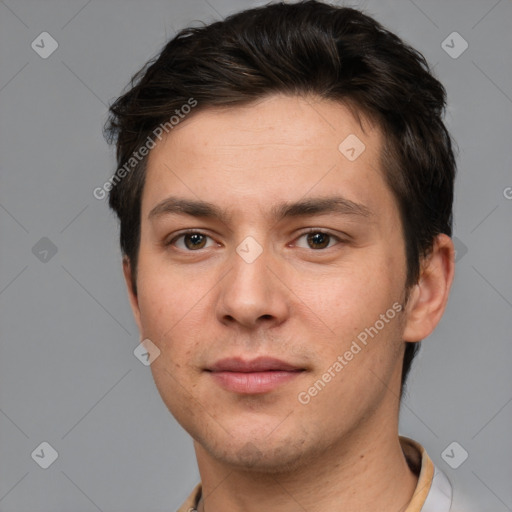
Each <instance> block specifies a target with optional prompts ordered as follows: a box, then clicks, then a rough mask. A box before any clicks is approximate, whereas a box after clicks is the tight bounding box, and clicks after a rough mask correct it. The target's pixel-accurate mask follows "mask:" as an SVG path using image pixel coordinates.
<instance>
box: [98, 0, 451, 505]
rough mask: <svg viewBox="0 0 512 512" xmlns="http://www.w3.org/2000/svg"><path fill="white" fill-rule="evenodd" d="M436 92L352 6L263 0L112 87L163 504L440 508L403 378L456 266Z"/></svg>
mask: <svg viewBox="0 0 512 512" xmlns="http://www.w3.org/2000/svg"><path fill="white" fill-rule="evenodd" d="M444 106H445V91H444V89H443V87H442V85H441V84H440V83H439V82H438V81H437V80H436V79H435V78H434V77H433V76H432V75H431V73H430V71H429V68H428V65H427V63H426V62H425V60H424V58H423V57H422V56H421V55H420V54H419V53H417V52H416V51H415V50H413V49H412V48H410V47H409V46H407V45H406V44H405V43H403V42H402V41H401V40H400V39H399V38H397V37H396V36H395V35H393V34H391V33H390V32H388V31H386V30H385V29H384V28H383V27H382V26H380V25H379V24H378V23H377V22H376V21H375V20H373V19H371V18H370V17H368V16H366V15H364V14H362V13H361V12H359V11H357V10H354V9H349V8H340V7H334V6H330V5H327V4H323V3H320V2H316V1H307V2H302V3H297V4H272V5H268V6H266V7H261V8H257V9H253V10H248V11H245V12H242V13H239V14H236V15H233V16H231V17H229V18H228V19H226V20H225V21H222V22H217V23H213V24H211V25H209V26H205V27H202V28H193V29H188V30H184V31H182V32H181V33H179V34H178V35H177V36H176V37H175V38H174V39H173V40H172V41H170V42H169V43H168V44H167V45H166V47H165V48H164V49H163V51H162V52H161V54H160V55H159V57H158V58H157V59H156V60H155V61H153V62H152V63H150V64H148V65H147V66H146V67H145V68H143V69H142V70H141V71H140V72H139V73H138V74H137V75H136V77H134V80H133V81H132V88H131V89H130V90H129V91H128V92H126V93H125V94H124V95H123V96H122V97H120V98H119V99H118V100H117V101H116V102H115V103H114V105H113V106H112V107H111V118H110V122H109V124H108V126H107V131H108V134H109V136H110V137H111V140H115V141H116V144H117V160H118V165H119V168H118V171H117V172H116V174H115V175H114V176H113V178H112V180H111V187H110V188H111V191H110V205H111V207H112V208H113V209H114V211H115V212H116V213H117V215H118V216H119V219H120V224H121V228H120V229H121V247H122V251H123V268H124V275H125V278H126V282H127V286H128V291H129V295H130V301H131V305H132V308H133V312H134V315H135V319H136V321H137V324H138V327H139V330H140V334H141V339H143V340H144V342H143V343H144V346H145V347H146V348H147V350H148V352H149V353H150V356H151V359H152V360H153V362H152V364H151V370H152V374H153V377H154V380H155V383H156V386H157V388H158V390H159V392H160V395H161V397H162V399H163V400H164V402H165V404H166V405H167V407H168V408H169V410H170V412H171V413H172V414H173V415H174V416H175V418H176V419H177V421H178V422H179V423H180V424H181V425H182V426H183V428H184V429H185V430H186V431H187V432H188V433H189V434H190V435H191V436H192V438H193V440H194V447H195V452H196V456H197V462H198V467H199V472H200V475H201V483H200V484H198V486H197V487H196V489H194V490H193V492H192V494H191V495H190V497H189V499H188V500H187V501H186V503H184V504H183V506H182V507H181V508H180V511H183V512H184V511H190V510H198V511H199V512H226V511H229V512H239V511H240V512H241V511H243V512H251V511H262V510H263V511H266V512H267V511H268V512H291V511H297V510H301V511H302V510H306V511H308V512H316V511H320V510H322V511H323V510H340V511H341V510H343V511H344V512H349V511H359V512H369V511H375V510H379V512H398V511H402V512H403V511H406V512H418V511H420V510H421V511H422V512H446V511H448V510H453V509H451V508H450V507H451V488H450V484H449V482H448V480H447V479H446V477H445V476H444V475H443V474H442V473H441V472H439V471H438V470H437V469H436V468H435V467H434V465H433V463H432V461H431V459H430V458H429V457H428V455H427V453H426V452H425V450H424V449H423V448H422V447H421V445H419V444H418V443H416V442H414V441H412V440H409V439H406V438H402V437H399V435H398V413H399V404H400V396H401V393H402V391H403V386H404V383H405V380H406V377H407V373H408V371H409V368H410V365H411V361H412V359H413V357H414V354H415V352H416V350H417V347H418V344H419V342H420V340H422V339H424V338H425V337H427V336H428V335H429V334H430V333H431V332H432V331H433V329H434V328H435V326H436V325H437V323H438V322H439V320H440V318H441V316H442V314H443V312H444V309H445V306H446V303H447V300H448V295H449V291H450V287H451V284H452V279H453V273H454V248H453V244H452V241H451V239H450V235H451V222H452V200H453V182H454V175H455V162H454V156H453V152H452V147H451V142H450V136H449V134H448V133H447V131H446V128H445V126H444V124H443V122H442V119H441V116H442V113H443V109H444Z"/></svg>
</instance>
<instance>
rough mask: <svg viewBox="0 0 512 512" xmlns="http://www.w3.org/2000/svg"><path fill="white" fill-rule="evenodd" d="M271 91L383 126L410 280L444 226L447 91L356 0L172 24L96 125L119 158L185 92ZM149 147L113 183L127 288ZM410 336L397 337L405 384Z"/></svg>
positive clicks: (249, 96) (213, 102) (448, 214)
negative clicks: (333, 105)
mask: <svg viewBox="0 0 512 512" xmlns="http://www.w3.org/2000/svg"><path fill="white" fill-rule="evenodd" d="M273 93H284V94H290V95H304V94H313V95H316V96H318V97H320V98H322V99H329V100H337V101H340V102H343V103H345V104H347V105H349V106H351V107H353V108H354V109H355V111H356V112H360V113H361V114H363V115H364V116H366V117H367V118H369V119H372V120H374V121H376V122H377V124H378V126H379V127H380V128H381V130H382V132H383V134H384V135H385V143H384V148H383V152H382V166H383V169H384V174H385V179H386V180H387V183H388V185H389V187H390V189H391V190H392V192H393V194H394V196H395V198H396V201H397V204H398V208H399V211H400V216H401V221H402V227H403V232H404V237H405V247H406V255H407V283H406V288H407V289H408V288H410V286H412V285H413V284H415V283H416V282H417V281H418V278H419V271H420V261H421V258H422V257H424V256H426V255H427V254H428V252H429V250H430V249H431V248H432V244H433V241H434V238H435V236H436V235H438V234H440V233H445V234H447V235H451V232H452V203H453V187H454V179H455V171H456V165H455V158H454V154H453V150H452V143H451V139H450V135H449V133H448V131H447V129H446V127H445V125H444V123H443V120H442V117H443V114H444V109H445V104H446V93H445V89H444V87H443V86H442V84H441V83H440V82H439V81H438V80H437V79H436V78H435V77H434V76H433V74H432V72H431V70H430V68H429V66H428V64H427V62H426V60H425V58H424V57H423V55H421V54H420V53H419V52H418V51H416V50H415V49H414V48H412V47H411V46H409V45H407V44H406V43H404V42H403V41H402V40H401V39H400V38H399V37H397V36H396V35H395V34H393V33H391V32H389V31H388V30H386V29H385V28H384V27H383V26H382V25H381V24H379V23H378V22H377V21H375V20H374V19H373V18H371V17H369V16H367V15H365V14H363V13H362V12H361V11H359V10H356V9H352V8H347V7H335V6H332V5H328V4H324V3H322V2H318V1H315V0H308V1H303V2H299V3H295V4H285V3H276V4H270V5H267V6H265V7H259V8H255V9H250V10H246V11H243V12H240V13H237V14H234V15H232V16H229V17H228V18H226V19H225V20H223V21H219V22H215V23H212V24H210V25H206V26H202V27H195V28H187V29H184V30H182V31H180V32H179V33H178V34H177V35H176V36H175V37H174V38H173V39H172V40H171V41H169V42H168V43H167V44H166V46H165V47H164V48H163V50H162V51H161V53H160V54H159V56H158V57H157V58H156V59H153V60H152V61H150V62H148V63H147V64H146V65H145V66H144V67H143V68H142V69H141V70H140V71H139V72H138V73H137V74H136V75H135V76H134V77H133V78H132V81H131V88H130V89H129V90H128V91H127V92H126V93H125V94H123V95H122V96H121V97H120V98H118V99H117V100H116V101H115V103H114V104H113V105H112V106H111V107H110V117H109V120H108V122H107V124H106V125H105V134H106V136H107V139H108V141H109V142H110V143H113V142H114V141H115V143H116V146H117V163H118V166H119V167H121V166H122V165H125V164H126V162H128V161H129V160H130V158H131V156H132V154H133V153H134V152H136V151H137V149H138V148H140V147H141V146H142V145H143V144H144V142H145V141H146V140H147V138H148V137H150V136H151V133H153V131H154V130H155V128H156V127H157V126H159V125H161V124H162V123H165V122H167V121H168V120H169V118H170V116H172V115H173V114H174V113H175V112H176V110H179V109H180V108H181V107H182V106H183V105H184V104H186V103H187V102H189V101H190V99H191V98H194V101H196V102H197V107H196V108H195V111H196V112H197V111H200V110H201V109H204V108H208V107H215V106H235V105H242V104H247V103H250V102H252V101H255V100H257V99H260V98H262V97H264V96H267V95H269V94H273ZM146 161H147V157H145V158H142V159H141V160H140V162H136V163H134V165H133V168H132V169H131V170H130V172H127V173H126V176H125V177H124V178H123V179H122V180H119V182H118V183H117V184H115V186H113V188H112V189H111V191H110V195H109V204H110V206H111V208H112V209H113V210H114V211H115V212H116V214H117V215H118V217H119V220H120V242H121V249H122V251H123V254H124V255H125V256H126V257H128V258H129V260H130V264H131V266H132V272H133V276H134V277H133V282H132V286H133V290H134V292H135V293H136V270H137V254H138V249H139V244H140V208H141V198H142V191H143V187H144V179H145V168H146ZM418 348H419V343H409V342H407V343H406V347H405V354H404V363H403V370H402V391H403V389H404V384H405V380H406V378H407V374H408V372H409V369H410V366H411V363H412V360H413V358H414V356H415V354H416V352H417V350H418Z"/></svg>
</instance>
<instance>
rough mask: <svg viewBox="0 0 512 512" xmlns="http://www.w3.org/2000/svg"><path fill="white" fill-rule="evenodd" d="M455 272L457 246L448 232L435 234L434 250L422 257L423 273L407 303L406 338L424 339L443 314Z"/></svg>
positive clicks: (404, 337)
mask: <svg viewBox="0 0 512 512" xmlns="http://www.w3.org/2000/svg"><path fill="white" fill-rule="evenodd" d="M454 272H455V249H454V246H453V242H452V239H451V238H450V237H449V236H448V235H445V234H440V235H438V236H437V237H436V238H435V241H434V244H433V247H432V251H431V252H430V254H429V255H428V256H427V257H426V258H425V259H424V260H423V261H422V263H421V269H420V277H419V280H418V283H417V284H415V285H414V286H413V287H412V289H411V292H410V295H409V300H408V302H407V305H406V307H405V309H406V321H405V328H404V334H403V339H404V341H421V340H422V339H424V338H426V337H427V336H428V335H429V334H430V333H431V332H432V331H433V330H434V329H435V327H436V325H437V324H438V323H439V320H441V317H442V316H443V313H444V310H445V307H446V303H447V302H448V296H449V294H450V288H451V286H452V282H453V275H454Z"/></svg>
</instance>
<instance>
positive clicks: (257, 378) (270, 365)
mask: <svg viewBox="0 0 512 512" xmlns="http://www.w3.org/2000/svg"><path fill="white" fill-rule="evenodd" d="M207 371H208V372H209V373H210V375H211V376H212V378H213V379H214V380H215V382H216V383H217V384H219V385H220V386H221V387H222V388H224V389H226V390H227V391H232V392H234V393H241V394H259V393H268V392H269V391H272V390H274V389H276V388H277V387H279V386H281V385H283V384H285V383H287V382H290V381H291V380H293V379H295V378H296V377H298V376H299V375H300V374H301V373H303V372H304V371H305V368H300V367H298V366H295V365H293V364H290V363H286V362H285V361H281V360H280V359H275V358H272V357H258V358H256V359H252V360H249V361H245V360H243V359H241V358H227V359H221V360H219V361H217V362H216V363H214V364H213V365H212V366H210V367H209V368H208V369H207Z"/></svg>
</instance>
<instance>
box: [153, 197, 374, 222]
mask: <svg viewBox="0 0 512 512" xmlns="http://www.w3.org/2000/svg"><path fill="white" fill-rule="evenodd" d="M329 213H334V214H337V215H351V216H352V215H353V216H358V217H371V216H373V215H374V213H373V212H372V210H370V209H369V208H368V207H367V206H365V205H363V204H360V203H355V202H354V201H351V200H350V199H347V198H344V197H342V196H328V197H313V198H308V199H303V200H300V201H297V202H293V203H291V202H283V203H280V204H277V205H275V206H273V207H272V208H271V210H270V216H271V217H272V218H274V219H275V220H276V221H280V220H283V219H285V218H294V217H302V216H312V215H321V214H329ZM163 215H189V216H191V217H201V218H211V219H219V220H220V221H221V222H223V223H224V224H228V223H229V222H230V219H231V218H232V214H231V213H229V212H228V211H227V210H223V209H222V208H219V207H218V206H217V205H215V204H213V203H209V202H206V201H202V200H195V199H185V198H180V197H174V196H171V197H168V198H166V199H164V200H163V201H161V202H160V203H158V204H157V205H156V206H155V207H154V208H153V209H152V210H151V211H150V212H149V215H148V219H150V220H151V219H153V218H154V217H160V216H163Z"/></svg>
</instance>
